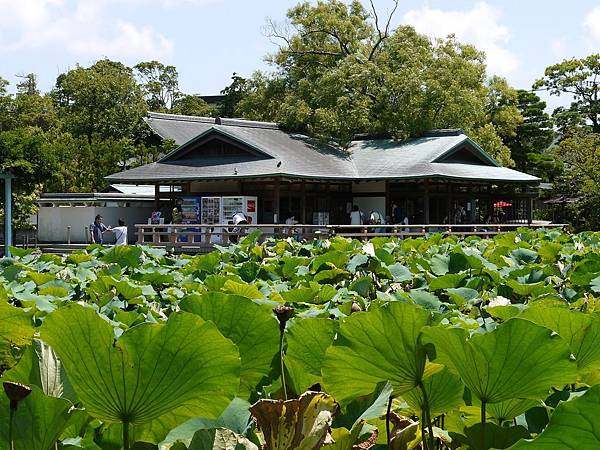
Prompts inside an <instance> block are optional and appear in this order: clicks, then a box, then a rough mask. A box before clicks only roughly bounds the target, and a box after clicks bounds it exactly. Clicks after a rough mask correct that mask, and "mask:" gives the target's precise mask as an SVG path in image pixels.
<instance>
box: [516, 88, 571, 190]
mask: <svg viewBox="0 0 600 450" xmlns="http://www.w3.org/2000/svg"><path fill="white" fill-rule="evenodd" d="M517 107H518V109H519V111H520V113H521V115H522V117H523V121H522V123H521V124H519V125H518V126H517V128H516V133H515V134H514V135H513V136H511V137H509V138H508V139H507V140H506V143H507V145H508V147H509V148H510V152H511V156H512V159H513V160H514V161H515V167H516V168H517V169H518V170H521V171H524V172H527V173H531V174H532V175H536V176H539V177H540V178H542V179H544V180H546V181H552V180H553V179H554V178H555V177H556V176H557V175H559V174H560V173H561V170H562V163H561V162H560V161H559V160H558V159H557V158H556V155H555V154H554V153H553V151H552V150H550V149H549V147H550V145H551V144H552V142H553V140H554V130H553V125H554V122H553V120H552V118H551V117H550V115H549V114H548V113H547V112H546V102H544V101H542V100H541V99H540V97H538V96H537V95H536V94H535V93H533V92H529V91H525V90H519V91H518V104H517Z"/></svg>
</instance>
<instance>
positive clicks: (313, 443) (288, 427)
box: [250, 391, 338, 450]
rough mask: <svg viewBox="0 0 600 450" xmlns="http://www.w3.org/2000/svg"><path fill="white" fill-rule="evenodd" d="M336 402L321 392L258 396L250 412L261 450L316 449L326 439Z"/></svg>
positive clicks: (336, 407) (326, 441) (336, 405)
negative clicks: (286, 396)
mask: <svg viewBox="0 0 600 450" xmlns="http://www.w3.org/2000/svg"><path fill="white" fill-rule="evenodd" d="M337 409H338V404H337V403H336V402H335V400H334V399H333V397H331V396H329V395H327V394H324V393H322V392H312V391H308V392H305V393H304V394H302V395H301V396H300V398H297V399H293V400H286V401H283V400H260V401H259V402H257V403H255V404H254V405H252V407H251V408H250V412H251V413H252V416H254V418H255V419H256V423H257V425H258V428H259V430H260V431H261V433H262V435H263V439H264V442H265V445H264V446H263V448H264V450H288V449H291V448H293V449H297V450H313V449H314V450H316V449H318V448H321V446H322V445H323V444H326V443H328V438H330V436H329V427H330V425H331V421H332V419H333V415H334V414H335V413H336V411H337Z"/></svg>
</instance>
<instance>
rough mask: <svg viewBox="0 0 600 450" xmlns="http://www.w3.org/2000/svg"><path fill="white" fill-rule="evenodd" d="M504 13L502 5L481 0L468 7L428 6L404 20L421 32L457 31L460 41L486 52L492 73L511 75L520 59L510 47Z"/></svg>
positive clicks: (429, 34) (434, 33)
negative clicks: (442, 7) (452, 8)
mask: <svg viewBox="0 0 600 450" xmlns="http://www.w3.org/2000/svg"><path fill="white" fill-rule="evenodd" d="M501 16H502V14H501V12H500V11H499V10H498V9H496V8H494V7H492V6H490V5H489V4H487V3H486V2H480V3H477V4H476V5H475V6H474V7H473V8H472V9H470V10H464V11H455V10H452V11H451V10H441V9H434V8H430V7H428V6H425V7H423V8H421V9H415V10H411V11H408V12H407V13H406V14H404V22H405V23H406V24H408V25H412V26H413V27H415V29H416V30H417V31H419V32H420V33H424V34H427V35H428V36H432V37H436V38H441V37H446V36H447V35H449V34H454V35H455V36H456V38H457V39H458V40H459V41H460V42H465V43H469V44H472V45H474V46H475V47H476V48H477V49H479V50H482V51H484V52H485V54H486V61H487V65H488V71H489V73H490V74H498V75H508V74H511V73H513V72H514V71H515V70H516V69H517V67H518V66H519V61H518V59H517V57H516V56H515V55H514V54H513V52H511V51H510V50H509V49H508V48H507V47H506V45H507V43H508V41H509V38H510V30H509V29H508V28H507V27H506V26H504V25H502V24H501V21H500V19H501Z"/></svg>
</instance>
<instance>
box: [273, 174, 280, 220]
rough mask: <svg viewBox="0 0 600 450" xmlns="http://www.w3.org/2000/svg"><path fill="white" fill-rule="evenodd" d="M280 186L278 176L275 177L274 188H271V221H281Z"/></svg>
mask: <svg viewBox="0 0 600 450" xmlns="http://www.w3.org/2000/svg"><path fill="white" fill-rule="evenodd" d="M280 199H281V186H280V182H279V178H275V189H274V190H273V222H275V223H279V222H281V217H280V215H281V211H280Z"/></svg>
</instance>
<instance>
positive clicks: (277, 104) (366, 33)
mask: <svg viewBox="0 0 600 450" xmlns="http://www.w3.org/2000/svg"><path fill="white" fill-rule="evenodd" d="M394 4H395V5H396V4H397V3H396V2H394ZM288 20H289V22H288V23H287V24H286V25H280V24H276V23H274V22H270V24H269V26H270V36H271V37H272V38H273V39H274V40H276V41H277V42H279V44H280V48H279V50H278V51H277V52H276V53H275V54H274V55H271V56H270V57H269V61H270V62H271V63H272V64H273V66H274V68H275V70H274V71H273V72H272V73H270V74H264V73H257V74H255V75H254V76H253V77H252V79H250V80H248V82H247V83H246V86H245V89H246V93H245V96H244V97H243V98H242V100H241V101H240V102H239V103H238V104H237V107H236V111H235V114H236V115H238V116H240V115H241V116H245V117H248V118H253V119H258V120H272V121H276V122H279V123H281V124H283V125H284V126H285V127H287V128H289V129H292V130H298V131H303V132H308V133H311V134H313V135H315V136H317V137H319V138H322V139H324V140H333V141H335V142H337V143H339V144H341V145H346V144H347V143H348V142H349V141H350V140H351V139H352V137H353V136H354V135H356V134H359V133H367V134H373V135H389V136H392V137H395V138H400V139H403V138H408V137H411V136H418V135H420V134H422V133H423V132H424V131H425V130H427V129H431V128H449V127H460V128H464V129H465V130H466V131H468V132H469V133H470V134H473V135H474V136H475V137H478V138H480V141H481V144H482V145H483V146H484V148H485V149H486V150H488V151H489V152H490V153H491V154H492V156H494V157H496V158H497V159H498V160H499V161H500V162H501V163H504V164H511V160H510V152H509V150H508V148H507V147H506V146H505V145H504V143H503V141H502V139H501V137H500V135H499V134H498V133H499V131H498V129H497V128H496V127H495V126H493V125H492V126H491V127H490V126H488V125H489V124H490V117H489V113H490V111H489V108H488V106H489V99H490V95H491V94H490V92H491V88H490V87H489V86H487V85H486V83H485V81H486V77H485V65H484V59H483V54H482V53H481V52H478V51H477V50H476V49H475V48H473V47H472V46H469V45H463V44H461V43H459V42H457V41H456V40H455V39H454V38H453V37H449V38H447V39H442V40H435V41H432V40H430V39H429V38H427V37H426V36H423V35H421V34H419V33H417V32H416V31H415V30H414V29H413V28H411V27H406V26H401V27H398V28H396V29H392V28H391V26H390V23H391V15H389V16H387V17H385V18H383V17H381V16H380V15H378V13H377V11H376V10H375V9H374V7H373V4H372V3H371V9H370V10H367V9H366V8H365V7H364V6H363V4H362V3H361V2H359V1H352V2H350V3H348V4H347V3H344V2H342V1H339V0H319V1H317V3H316V4H312V3H308V2H304V3H301V4H299V5H298V6H296V7H295V8H292V9H291V10H290V11H289V12H288ZM501 106H502V108H503V109H504V110H506V109H507V108H505V107H504V105H501ZM516 115H517V116H519V113H518V111H517V112H516ZM496 116H497V118H498V121H497V123H498V127H500V125H501V124H502V125H506V126H507V128H508V126H509V125H511V126H512V125H513V124H511V123H510V122H507V121H506V120H505V119H508V117H504V116H505V114H504V113H502V114H500V112H498V113H497V114H496ZM517 118H518V117H517ZM500 119H502V120H500Z"/></svg>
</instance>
